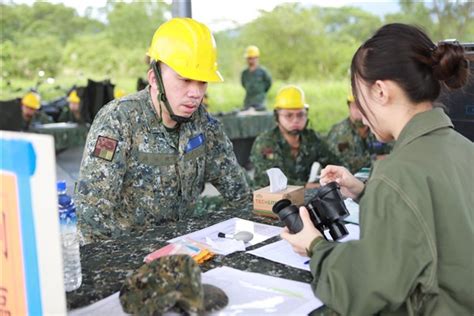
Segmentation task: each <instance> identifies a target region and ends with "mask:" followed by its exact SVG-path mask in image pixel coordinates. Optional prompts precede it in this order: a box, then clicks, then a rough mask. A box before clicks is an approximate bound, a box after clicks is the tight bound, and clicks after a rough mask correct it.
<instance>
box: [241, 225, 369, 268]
mask: <svg viewBox="0 0 474 316" xmlns="http://www.w3.org/2000/svg"><path fill="white" fill-rule="evenodd" d="M346 228H347V230H348V231H349V235H347V236H346V237H344V238H342V239H340V240H339V242H346V241H349V240H357V239H359V235H360V229H359V226H357V225H354V224H347V225H346ZM328 235H329V234H328ZM248 253H250V254H252V255H254V256H257V257H261V258H265V259H268V260H270V261H274V262H278V263H282V264H285V265H288V266H291V267H294V268H298V269H302V270H307V271H309V262H308V260H309V258H308V257H303V256H300V255H299V254H297V253H296V252H294V251H293V248H291V246H290V244H289V243H288V242H287V241H286V240H279V241H277V242H274V243H271V244H269V245H266V246H263V247H260V248H258V249H255V250H252V251H248Z"/></svg>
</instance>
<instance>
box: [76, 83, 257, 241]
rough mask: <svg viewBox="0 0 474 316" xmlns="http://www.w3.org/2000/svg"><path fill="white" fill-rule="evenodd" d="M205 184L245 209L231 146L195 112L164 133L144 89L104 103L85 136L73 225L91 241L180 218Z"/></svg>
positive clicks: (244, 189)
mask: <svg viewBox="0 0 474 316" xmlns="http://www.w3.org/2000/svg"><path fill="white" fill-rule="evenodd" d="M205 182H211V183H212V184H213V185H214V186H215V187H216V188H217V189H218V190H219V191H220V193H221V194H222V195H223V197H224V198H225V199H226V200H228V201H231V202H233V203H234V204H233V205H235V206H236V207H239V210H240V209H243V208H248V207H249V206H250V202H251V194H250V190H249V187H248V184H247V182H246V181H245V177H244V174H243V171H242V169H241V167H240V166H239V165H238V164H237V161H236V158H235V155H234V152H233V151H232V144H231V142H230V141H229V139H228V138H227V136H225V134H224V132H223V130H222V126H221V124H220V123H219V122H218V121H217V120H215V119H214V118H213V117H212V116H210V115H209V114H208V113H207V112H206V111H205V110H204V108H203V107H200V108H199V109H198V110H197V111H196V113H194V119H193V121H192V122H189V123H185V124H182V125H181V126H180V127H179V129H177V130H175V132H170V131H168V130H167V129H166V128H165V127H164V125H163V124H161V123H160V122H159V119H158V116H157V115H156V112H155V109H154V107H153V104H152V101H151V98H150V94H149V90H148V89H145V90H142V91H140V92H138V93H136V94H133V95H129V96H127V97H125V98H122V99H120V100H114V101H111V102H110V103H109V104H107V105H106V106H105V107H104V108H103V109H101V111H100V112H99V113H98V115H97V116H96V118H95V119H94V122H93V124H92V126H91V129H90V132H89V134H88V137H87V141H86V147H85V149H84V154H83V158H82V165H81V169H80V175H79V182H78V185H77V188H76V196H75V197H76V201H77V208H78V221H79V227H80V229H81V232H82V233H83V235H84V237H85V238H86V241H91V240H97V239H102V238H109V237H114V236H116V235H118V234H121V233H124V232H125V231H127V230H133V229H143V227H144V226H146V225H148V224H151V225H153V224H159V223H162V222H164V221H167V220H178V219H185V218H186V217H188V216H190V215H192V213H193V210H194V206H195V204H196V202H197V200H198V197H199V195H200V194H201V192H202V190H203V188H204V184H205Z"/></svg>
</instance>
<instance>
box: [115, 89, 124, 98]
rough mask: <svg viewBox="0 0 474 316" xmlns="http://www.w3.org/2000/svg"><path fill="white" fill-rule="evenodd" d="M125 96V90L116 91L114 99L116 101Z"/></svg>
mask: <svg viewBox="0 0 474 316" xmlns="http://www.w3.org/2000/svg"><path fill="white" fill-rule="evenodd" d="M124 95H126V93H125V90H123V89H114V98H115V99H120V98H121V97H123V96H124Z"/></svg>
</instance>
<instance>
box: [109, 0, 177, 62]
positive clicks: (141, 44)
mask: <svg viewBox="0 0 474 316" xmlns="http://www.w3.org/2000/svg"><path fill="white" fill-rule="evenodd" d="M169 9H170V7H169V5H167V4H166V3H164V2H152V1H138V0H135V1H132V2H120V1H110V0H109V1H108V2H107V6H106V12H107V19H108V22H109V25H108V27H107V30H106V34H107V37H108V38H109V40H110V42H111V43H113V46H115V47H119V48H122V49H130V48H132V47H135V48H140V49H141V50H142V55H144V54H145V52H146V50H147V49H148V45H149V44H150V42H151V38H152V36H153V33H154V32H155V30H156V28H157V27H158V26H159V25H160V24H162V23H163V22H164V21H165V13H166V12H167V11H169Z"/></svg>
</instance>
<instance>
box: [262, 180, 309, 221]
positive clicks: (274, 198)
mask: <svg viewBox="0 0 474 316" xmlns="http://www.w3.org/2000/svg"><path fill="white" fill-rule="evenodd" d="M281 199H288V200H290V201H291V203H293V204H296V205H303V204H304V187H303V186H296V185H289V186H287V188H286V189H285V190H283V191H280V192H276V193H271V192H270V186H267V187H264V188H261V189H258V190H256V191H254V192H253V212H254V214H257V215H263V216H269V217H273V218H278V216H277V215H276V214H274V213H273V212H272V207H273V205H274V204H275V203H276V202H278V201H280V200H281Z"/></svg>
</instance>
